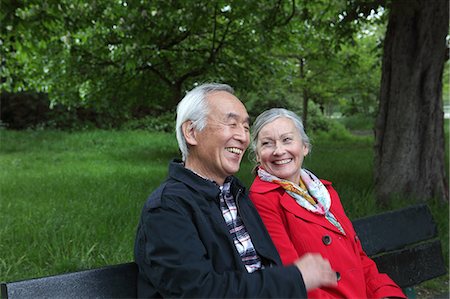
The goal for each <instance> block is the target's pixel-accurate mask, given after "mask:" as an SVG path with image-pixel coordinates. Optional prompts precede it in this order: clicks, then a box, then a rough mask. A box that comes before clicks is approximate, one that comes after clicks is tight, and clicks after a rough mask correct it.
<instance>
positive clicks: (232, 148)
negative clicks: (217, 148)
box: [226, 147, 243, 155]
mask: <svg viewBox="0 0 450 299" xmlns="http://www.w3.org/2000/svg"><path fill="white" fill-rule="evenodd" d="M226 150H227V151H229V152H231V153H233V154H238V155H240V154H242V152H243V150H241V149H240V148H236V147H227V148H226Z"/></svg>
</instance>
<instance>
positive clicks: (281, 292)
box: [135, 161, 306, 298]
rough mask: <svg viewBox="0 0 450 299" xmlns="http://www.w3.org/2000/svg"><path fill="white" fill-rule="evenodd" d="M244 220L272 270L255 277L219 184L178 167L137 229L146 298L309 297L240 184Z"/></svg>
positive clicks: (142, 293)
mask: <svg viewBox="0 0 450 299" xmlns="http://www.w3.org/2000/svg"><path fill="white" fill-rule="evenodd" d="M231 188H232V189H231V190H232V192H233V194H234V197H235V199H236V204H237V207H238V211H239V215H240V216H241V218H242V221H243V223H244V225H245V227H246V228H247V231H248V233H249V235H250V236H251V239H252V242H253V245H254V246H255V249H256V251H257V253H258V254H259V255H260V257H261V259H262V262H263V264H264V265H265V269H263V270H259V271H255V272H253V273H248V272H247V271H246V269H245V266H244V264H243V263H242V261H241V257H240V256H239V253H238V252H237V250H236V248H235V246H234V243H233V240H232V237H231V235H230V233H229V231H228V228H227V226H226V224H225V221H224V219H223V216H222V213H221V211H220V208H219V192H220V189H219V186H218V185H217V184H215V183H213V182H210V181H207V180H205V179H202V178H201V177H199V176H197V175H195V174H194V173H192V172H191V171H189V170H187V169H186V168H184V166H183V165H182V164H181V163H180V162H179V161H178V162H175V161H174V162H171V163H170V165H169V177H168V179H167V180H166V181H165V182H164V183H163V184H162V185H161V186H160V187H159V188H158V189H156V190H155V191H154V192H153V193H152V194H151V196H150V197H149V199H148V200H147V203H146V204H145V206H144V208H143V210H142V215H141V218H140V223H139V226H138V230H137V235H136V242H135V260H136V263H137V264H138V267H139V277H138V297H160V296H162V297H191V298H199V297H216V298H222V297H234V298H243V297H266V298H268V297H276V298H281V297H296V298H299V297H305V298H306V290H305V286H304V283H303V280H302V277H301V274H300V272H299V271H298V270H297V268H296V267H295V266H288V267H283V266H280V265H281V261H280V257H279V255H278V253H277V251H276V249H275V247H274V245H273V243H272V241H271V239H270V236H269V234H268V233H267V231H266V229H265V228H264V224H263V222H262V220H261V218H260V217H259V215H258V213H257V212H256V210H255V208H254V206H253V204H252V203H251V201H250V200H249V198H248V196H247V193H246V192H245V189H244V187H242V185H241V184H240V183H239V181H238V180H237V179H236V178H233V183H232V187H231Z"/></svg>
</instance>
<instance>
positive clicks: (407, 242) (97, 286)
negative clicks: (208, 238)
mask: <svg viewBox="0 0 450 299" xmlns="http://www.w3.org/2000/svg"><path fill="white" fill-rule="evenodd" d="M353 224H354V226H355V229H356V231H357V232H358V235H359V238H360V240H361V242H362V245H363V248H364V249H365V251H366V252H367V254H368V255H369V256H371V257H372V258H373V259H374V260H375V262H376V263H377V265H378V268H379V270H380V272H384V273H387V274H389V276H390V277H391V278H392V279H393V280H394V281H395V282H397V283H398V284H399V285H400V286H401V287H402V288H408V287H412V286H414V285H417V284H419V283H421V282H423V281H426V280H429V279H432V278H435V277H438V276H441V275H444V274H446V273H447V269H446V267H445V264H444V259H443V256H442V250H441V244H440V241H439V239H438V235H437V228H436V224H435V223H434V221H433V217H432V215H431V213H430V210H429V209H428V207H427V206H426V205H415V206H411V207H408V208H404V209H400V210H396V211H389V212H385V213H382V214H379V215H374V216H369V217H364V218H361V219H357V220H355V221H353ZM136 276H137V266H136V264H134V263H127V264H120V265H115V266H109V267H104V268H99V269H93V270H86V271H80V272H74V273H66V274H61V275H55V276H49V277H43V278H36V279H30V280H23V281H17V282H8V283H2V284H1V295H2V298H4V299H6V298H10V299H14V298H44V297H45V298H135V297H136Z"/></svg>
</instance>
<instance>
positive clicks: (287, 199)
mask: <svg viewBox="0 0 450 299" xmlns="http://www.w3.org/2000/svg"><path fill="white" fill-rule="evenodd" d="M321 182H322V183H323V184H324V185H325V187H326V188H327V189H328V188H329V187H330V186H331V182H329V181H326V180H321ZM277 189H279V190H278V192H279V194H280V204H281V206H282V207H283V209H285V210H286V211H288V212H290V213H292V214H294V215H295V216H296V217H299V218H302V219H304V220H306V221H308V222H313V223H316V224H318V225H321V226H323V227H325V228H327V229H329V230H332V231H335V232H336V233H339V234H342V233H341V232H340V231H339V229H337V228H336V227H335V226H334V225H332V224H331V223H330V222H329V221H327V220H326V219H325V217H324V216H322V215H317V214H314V213H312V212H309V211H307V210H306V209H304V208H302V207H301V206H300V205H299V204H298V203H297V202H296V201H295V199H294V198H292V196H290V195H289V194H288V193H287V192H285V191H284V189H283V187H281V186H280V185H278V184H276V183H272V182H265V181H262V180H261V179H260V178H259V177H258V176H256V178H255V180H254V182H253V184H252V186H251V187H250V192H253V193H260V194H264V193H267V192H270V191H273V190H277ZM331 200H332V202H331V211H332V212H333V199H331ZM334 215H335V216H336V214H335V213H334ZM336 217H337V216H336ZM339 220H340V219H338V221H339ZM339 222H340V223H341V224H342V222H341V221H339Z"/></svg>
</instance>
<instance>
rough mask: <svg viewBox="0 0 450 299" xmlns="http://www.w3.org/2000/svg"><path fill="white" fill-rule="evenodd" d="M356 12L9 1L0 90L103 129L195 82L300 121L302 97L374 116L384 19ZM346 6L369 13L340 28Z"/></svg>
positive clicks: (152, 110) (316, 6)
mask: <svg viewBox="0 0 450 299" xmlns="http://www.w3.org/2000/svg"><path fill="white" fill-rule="evenodd" d="M358 5H360V4H358V2H357V1H356V2H355V1H351V5H348V1H344V0H338V1H332V2H329V1H305V0H301V1H293V0H283V1H275V2H274V1H269V0H264V1H256V2H255V1H242V0H233V1H222V0H220V1H219V0H218V1H200V2H198V1H197V2H194V3H191V2H189V1H188V2H186V1H184V2H183V1H181V2H180V1H166V0H157V1H125V0H119V1H113V2H111V1H106V0H97V1H94V2H86V1H81V0H80V1H72V0H62V1H57V2H55V1H37V0H30V1H26V2H17V1H11V0H7V1H4V3H2V13H1V20H0V21H1V22H2V24H3V25H4V26H3V27H4V29H2V32H1V41H2V43H3V47H2V48H1V51H2V66H1V68H2V78H3V80H2V84H1V89H2V90H7V91H11V92H17V91H38V92H44V93H48V94H49V98H50V100H51V103H52V105H55V104H63V105H65V106H66V107H68V108H71V109H78V108H80V107H81V108H86V109H90V110H93V111H94V112H95V113H98V114H99V115H105V114H106V113H105V112H106V111H107V114H108V115H109V116H110V117H111V121H112V122H118V120H120V121H122V120H129V119H131V118H133V117H135V110H139V109H141V108H142V107H145V109H146V110H147V111H148V113H147V115H159V114H162V113H163V112H165V111H167V110H171V109H173V108H174V107H175V105H176V104H177V102H178V101H179V100H180V98H181V97H182V95H183V92H184V91H185V90H187V89H190V88H191V87H192V86H193V85H194V84H196V83H199V82H204V81H220V82H226V83H229V84H231V85H232V86H233V87H235V88H236V90H237V91H238V93H239V94H240V95H242V96H243V100H244V101H246V99H249V100H250V101H251V105H250V106H251V107H257V108H259V107H269V106H271V105H273V104H275V103H281V104H283V105H284V104H286V105H290V106H294V107H296V108H297V110H299V109H303V111H305V115H306V113H307V109H306V107H303V106H304V105H303V102H304V101H305V99H306V103H307V102H308V101H309V102H314V103H317V104H318V105H321V106H323V107H324V109H325V112H326V113H327V114H332V113H333V112H334V111H335V110H336V109H337V108H336V107H337V106H338V105H341V104H342V105H344V106H345V105H346V103H347V102H348V101H353V102H354V103H356V105H357V107H358V109H363V108H359V107H369V108H367V109H369V110H370V111H373V107H374V105H373V101H374V99H376V96H375V95H376V93H377V86H378V81H379V79H378V77H377V76H378V75H379V53H380V51H379V49H380V48H379V47H377V45H379V44H380V38H379V33H380V32H381V31H380V30H382V29H380V28H383V27H382V26H379V24H383V22H384V21H383V18H382V16H383V15H382V14H380V16H378V15H376V14H375V13H372V12H371V11H370V10H368V7H366V6H367V5H366V6H364V5H363V8H361V7H360V6H358ZM372 8H374V9H375V8H377V7H371V9H372ZM352 10H355V11H357V12H358V13H361V11H362V12H364V13H363V14H362V15H361V16H368V15H371V14H372V18H371V19H369V18H367V19H366V20H365V21H361V20H358V22H356V23H354V22H348V21H347V19H348V18H347V17H346V16H353V12H352ZM377 16H378V17H377ZM364 26H366V27H364ZM347 29H348V30H347ZM344 32H345V34H344ZM374 32H375V33H376V34H374ZM370 67H374V69H370ZM259 101H261V102H263V104H262V105H258V102H259ZM256 110H257V109H256ZM363 110H364V109H363ZM362 112H365V111H362ZM252 114H256V113H252ZM144 116H146V115H140V116H139V117H138V118H141V117H144ZM142 122H145V120H143V121H142Z"/></svg>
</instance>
